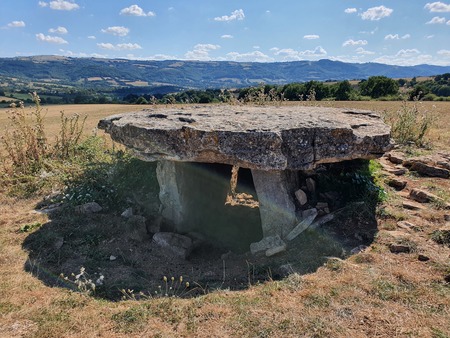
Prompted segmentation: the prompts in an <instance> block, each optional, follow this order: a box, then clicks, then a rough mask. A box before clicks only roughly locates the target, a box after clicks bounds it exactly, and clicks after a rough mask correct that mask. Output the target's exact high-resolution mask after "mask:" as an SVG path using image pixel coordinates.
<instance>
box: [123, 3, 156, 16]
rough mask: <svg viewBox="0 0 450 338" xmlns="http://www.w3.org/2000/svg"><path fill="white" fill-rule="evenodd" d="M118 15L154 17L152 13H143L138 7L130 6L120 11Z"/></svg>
mask: <svg viewBox="0 0 450 338" xmlns="http://www.w3.org/2000/svg"><path fill="white" fill-rule="evenodd" d="M119 14H120V15H129V16H155V15H156V14H155V13H154V12H147V13H145V12H144V10H143V9H142V8H141V7H139V6H138V5H131V6H130V7H126V8H124V9H122V10H121V11H120V13H119Z"/></svg>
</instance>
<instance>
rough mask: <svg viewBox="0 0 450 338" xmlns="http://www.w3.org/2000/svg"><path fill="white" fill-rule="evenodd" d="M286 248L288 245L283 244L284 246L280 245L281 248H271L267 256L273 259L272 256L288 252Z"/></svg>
mask: <svg viewBox="0 0 450 338" xmlns="http://www.w3.org/2000/svg"><path fill="white" fill-rule="evenodd" d="M286 248H287V245H286V244H283V245H280V246H277V247H274V248H270V249H268V250H266V256H267V257H272V256H274V255H276V254H279V253H281V252H284V251H286Z"/></svg>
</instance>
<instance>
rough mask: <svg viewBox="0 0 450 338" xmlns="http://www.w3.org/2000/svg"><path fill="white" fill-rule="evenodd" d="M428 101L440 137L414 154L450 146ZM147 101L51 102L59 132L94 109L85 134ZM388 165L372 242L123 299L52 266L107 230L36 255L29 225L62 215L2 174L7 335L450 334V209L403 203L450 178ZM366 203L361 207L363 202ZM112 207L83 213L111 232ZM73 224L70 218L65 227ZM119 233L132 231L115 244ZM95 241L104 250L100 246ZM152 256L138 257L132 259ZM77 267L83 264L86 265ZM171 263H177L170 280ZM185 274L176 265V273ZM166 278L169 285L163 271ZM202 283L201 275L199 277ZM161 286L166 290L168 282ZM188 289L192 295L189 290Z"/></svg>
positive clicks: (49, 114)
mask: <svg viewBox="0 0 450 338" xmlns="http://www.w3.org/2000/svg"><path fill="white" fill-rule="evenodd" d="M286 104H293V105H295V104H299V103H286ZM302 104H306V103H302ZM308 104H311V103H308ZM314 104H315V105H316V104H317V105H323V106H327V107H328V106H334V107H346V108H348V109H370V110H374V111H377V112H380V113H383V112H384V111H397V110H399V109H401V105H402V102H382V101H370V102H314ZM408 104H411V103H408ZM418 105H419V107H420V108H419V109H420V111H430V112H432V113H433V114H434V116H435V117H436V123H435V124H434V125H433V127H432V129H431V131H430V133H429V141H430V144H431V147H429V148H426V149H416V148H413V149H403V148H400V149H399V150H400V151H404V152H405V154H406V155H407V156H417V155H421V154H427V155H429V154H437V153H439V152H446V153H450V102H420V103H418ZM146 107H149V108H150V107H151V106H142V105H139V106H133V105H63V106H48V107H43V108H44V112H45V127H46V132H47V135H48V136H50V137H52V136H53V137H55V136H56V135H57V133H58V130H59V123H60V120H59V119H60V112H61V111H64V113H65V114H66V115H67V116H70V115H71V114H74V113H76V114H80V115H81V116H84V115H86V116H87V119H86V126H85V129H84V133H85V135H86V136H88V135H90V134H91V133H92V130H94V129H95V127H96V125H97V122H98V120H99V119H101V118H103V117H105V116H108V115H112V114H117V113H123V112H130V111H135V110H140V109H142V108H146ZM156 108H158V107H156ZM26 109H29V108H26ZM6 111H7V109H0V136H1V135H3V133H4V130H5V128H6V127H7V125H8V118H7V114H6ZM0 149H1V148H0ZM378 170H379V172H378V173H377V175H378V177H379V180H380V184H381V185H383V188H384V189H385V191H386V193H387V198H386V199H385V200H384V201H383V202H381V203H380V204H379V205H378V207H377V211H376V214H375V216H376V224H375V227H376V229H375V230H376V234H375V236H374V238H373V239H372V241H371V243H370V244H369V245H368V246H367V248H362V249H361V251H360V252H357V251H358V250H357V251H355V253H352V254H350V253H347V254H345V255H342V256H337V257H328V256H327V257H320V258H321V259H323V262H324V263H321V264H320V265H317V266H314V268H312V269H310V271H308V272H305V273H295V274H291V275H290V276H288V277H284V278H280V277H275V276H272V275H271V271H269V270H264V271H262V272H261V273H262V274H266V275H267V276H268V278H266V280H264V281H258V280H255V279H254V278H252V274H255V271H254V269H255V268H254V266H253V265H252V261H251V258H248V259H249V261H248V263H247V264H248V269H247V270H246V271H244V272H243V276H242V279H243V280H244V281H246V283H247V285H245V287H243V288H242V289H240V290H231V289H229V288H220V287H219V288H217V290H212V288H211V291H210V292H206V290H209V289H208V285H205V284H201V285H198V286H197V290H199V292H197V293H196V294H195V295H193V297H190V298H182V297H153V298H149V299H141V300H136V299H133V297H128V298H127V299H125V300H122V301H120V300H117V299H115V300H111V299H108V298H107V297H103V296H102V295H101V294H97V295H96V294H95V293H94V295H88V294H87V293H86V292H84V293H83V292H76V291H74V290H72V289H73V284H70V283H65V282H64V281H63V279H61V283H60V284H59V285H51V284H49V283H48V282H47V281H48V280H50V279H51V278H53V277H55V275H56V277H57V274H55V272H54V271H53V270H51V269H50V268H49V267H54V266H61V269H62V268H63V264H62V262H64V260H65V259H67V257H66V256H65V255H68V254H69V253H67V252H66V251H63V250H61V251H59V250H60V249H61V247H63V248H64V246H70V245H73V247H76V246H77V245H79V246H80V247H81V246H86V245H87V244H86V242H96V245H98V242H99V241H100V239H98V238H92V237H89V238H87V237H86V238H85V239H84V242H83V243H82V242H80V243H79V244H77V243H78V242H77V243H75V244H74V243H70V241H72V240H71V238H73V237H76V236H74V235H73V234H72V232H75V231H78V229H79V228H77V229H74V230H73V231H71V230H70V229H62V230H61V229H59V228H57V227H55V229H56V230H58V231H62V232H63V233H64V234H66V235H65V236H64V238H63V242H60V243H58V241H57V240H58V238H59V237H57V235H55V236H53V235H52V234H50V237H48V238H53V239H52V240H51V241H43V242H42V243H33V245H34V246H33V250H34V251H33V254H34V256H33V257H32V258H30V252H31V250H30V249H29V248H30V242H32V241H33V238H34V236H37V233H38V232H39V231H41V230H42V229H38V227H36V229H34V228H32V227H31V229H29V230H26V231H24V230H23V229H24V226H25V225H33V224H43V226H42V228H44V225H45V226H46V227H47V229H53V228H52V222H55V220H52V219H51V217H50V216H49V215H46V214H42V213H36V212H35V211H34V209H35V208H36V206H37V205H38V204H39V203H40V202H42V200H43V198H44V196H39V195H38V196H32V197H30V198H17V197H12V196H9V195H8V194H7V193H6V189H3V188H2V187H1V185H0V293H1V294H2V298H1V299H0V337H5V338H6V337H80V336H84V337H299V336H301V337H303V336H304V337H435V338H444V337H449V336H450V262H449V257H450V247H449V245H450V240H449V239H447V241H445V240H444V241H443V243H441V244H439V243H437V242H436V241H435V240H433V238H434V237H433V236H435V234H436V233H437V231H441V229H443V228H445V227H447V229H449V227H450V224H449V223H450V210H447V209H445V208H444V207H442V205H436V204H433V203H426V204H424V208H423V209H420V210H409V209H404V208H403V207H402V202H403V201H405V200H406V195H407V192H408V191H409V190H411V189H412V188H420V189H424V190H427V191H430V192H433V193H435V194H439V196H442V197H443V198H444V199H445V201H446V202H447V203H450V179H445V178H433V177H422V176H418V175H417V174H415V173H411V172H408V173H407V174H405V176H404V179H405V180H406V181H407V188H406V190H404V191H401V192H397V191H395V190H394V189H392V188H391V187H389V186H388V185H387V184H386V178H387V174H386V173H385V172H383V170H382V169H381V168H379V169H378ZM357 214H358V210H355V215H357ZM356 217H360V216H358V215H357V216H356ZM110 218H113V216H110V215H108V214H105V215H100V216H98V217H97V216H95V217H93V218H92V219H88V220H87V221H86V219H80V222H83V221H86V222H88V223H89V224H90V225H92V224H94V225H93V226H95V227H97V229H101V230H102V231H103V233H105V232H108V230H107V229H106V230H105V229H102V226H104V224H108V221H109V219H110ZM401 222H403V223H401ZM405 222H406V223H408V224H410V225H405V224H406V223H405ZM69 225H70V223H67V224H66V223H64V224H63V225H62V226H61V227H62V228H63V227H64V226H66V227H67V226H69ZM82 225H83V224H80V228H81V226H82ZM328 230H333V229H328ZM357 230H358V229H355V232H353V231H351V232H346V235H347V236H351V237H355V238H354V239H353V240H358V238H356V237H357V236H359V235H357ZM448 231H450V229H449V230H448ZM51 236H53V237H51ZM108 239H109V237H108ZM111 241H113V239H111ZM399 241H400V242H401V243H400V242H399ZM35 242H36V240H35ZM117 242H120V240H117V239H116V242H113V243H117ZM399 244H402V245H404V246H406V247H407V248H408V250H407V251H405V252H401V253H397V252H393V250H392V249H391V248H392V247H393V245H399ZM113 245H116V244H113ZM117 246H119V244H117ZM308 248H309V247H308ZM92 250H93V251H95V250H96V249H95V247H94V246H93V247H92ZM130 250H131V249H130ZM133 250H134V249H133ZM308 250H309V249H308ZM48 251H52V252H56V254H53V255H51V260H52V261H51V262H47V263H46V264H42V265H41V264H40V263H39V262H40V260H39V259H40V252H42V255H43V254H44V253H46V252H48ZM58 252H60V253H59V254H58ZM77 252H78V251H77ZM80 252H81V251H80ZM83 254H86V253H82V254H80V257H72V260H73V261H75V260H78V261H79V262H80V267H81V265H82V263H81V262H83V259H85V257H82V255H83ZM90 254H91V253H90ZM308 254H309V253H308ZM86 255H87V254H86ZM318 255H319V254H318ZM129 257H131V254H130V253H129V252H122V253H121V254H120V255H118V259H117V262H116V261H112V260H111V261H110V259H109V257H108V258H106V259H104V263H103V264H104V269H105V271H108V270H107V269H108V267H109V266H110V265H112V264H116V263H117V264H120V263H121V262H122V261H123V262H125V261H127V263H129V261H130V260H131V258H129ZM305 257H306V253H305ZM308 257H309V256H308ZM139 259H140V260H144V259H145V257H140V258H139ZM215 262H216V263H217V265H218V266H211V267H210V270H211V271H212V270H218V271H220V272H222V271H223V274H224V279H225V278H226V277H227V276H226V273H227V272H226V271H227V270H226V268H228V266H227V267H226V266H225V260H223V263H222V260H221V259H217V261H215ZM231 262H233V260H231ZM321 262H322V261H321ZM140 263H142V262H132V264H131V263H130V266H133V264H134V266H137V265H138V264H140ZM286 263H292V262H286ZM222 264H223V265H222ZM227 264H230V262H227ZM252 267H253V268H252ZM252 269H253V270H252ZM99 271H101V270H99ZM61 272H62V271H61ZM89 272H90V271H89ZM97 272H98V271H96V273H97ZM207 272H208V271H207ZM73 273H74V274H77V273H79V270H77V271H73ZM122 273H123V274H124V275H125V274H130V275H132V277H134V278H139V277H136V276H140V275H139V271H135V270H132V272H130V270H125V269H124V270H123V271H122ZM170 273H171V272H170V271H167V277H169V283H170V277H171V276H172V275H170ZM36 275H38V276H42V277H40V278H37V277H36ZM179 277H180V276H178V275H174V278H175V279H178V278H179ZM70 278H71V279H73V278H74V277H70ZM159 278H160V280H161V286H162V288H165V287H166V285H167V284H165V283H164V282H163V275H161V276H159ZM112 279H113V277H112V276H105V283H108V282H109V280H112ZM185 279H186V276H185ZM140 282H142V283H145V282H146V281H145V280H144V281H140ZM195 282H196V281H195V280H191V284H192V285H195ZM69 286H72V289H71V288H70V287H69ZM127 287H128V286H124V288H125V289H126V288H127ZM129 288H133V286H132V285H130V286H129ZM134 291H136V292H138V291H139V290H134ZM156 291H157V295H161V293H160V291H159V290H158V289H157V290H156ZM203 291H204V292H203ZM169 293H170V292H169ZM128 294H129V293H128ZM176 295H182V292H181V291H180V292H179V293H178V294H176Z"/></svg>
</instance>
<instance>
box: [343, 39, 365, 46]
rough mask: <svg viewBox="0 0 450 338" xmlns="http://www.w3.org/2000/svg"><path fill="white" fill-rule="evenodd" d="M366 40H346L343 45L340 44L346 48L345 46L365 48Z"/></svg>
mask: <svg viewBox="0 0 450 338" xmlns="http://www.w3.org/2000/svg"><path fill="white" fill-rule="evenodd" d="M367 43H368V42H367V40H356V41H355V40H353V39H350V40H347V41H345V42H344V43H343V44H342V46H343V47H346V46H365V45H367Z"/></svg>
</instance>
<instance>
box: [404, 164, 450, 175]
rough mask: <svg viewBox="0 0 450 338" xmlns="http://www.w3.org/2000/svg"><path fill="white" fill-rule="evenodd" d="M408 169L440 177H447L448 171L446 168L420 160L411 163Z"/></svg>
mask: <svg viewBox="0 0 450 338" xmlns="http://www.w3.org/2000/svg"><path fill="white" fill-rule="evenodd" d="M409 169H410V170H413V171H417V172H418V173H419V174H421V175H425V176H430V177H441V178H449V177H450V171H449V170H447V169H442V168H438V167H435V166H432V165H429V164H425V163H422V162H413V163H412V164H411V167H410V168H409Z"/></svg>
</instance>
